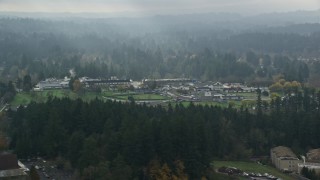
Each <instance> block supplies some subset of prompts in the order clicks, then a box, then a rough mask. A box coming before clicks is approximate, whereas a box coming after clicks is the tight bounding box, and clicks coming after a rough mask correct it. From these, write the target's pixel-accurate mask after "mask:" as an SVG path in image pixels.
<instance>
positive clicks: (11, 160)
mask: <svg viewBox="0 0 320 180" xmlns="http://www.w3.org/2000/svg"><path fill="white" fill-rule="evenodd" d="M0 179H2V180H10V179H14V180H28V179H29V169H28V168H26V167H25V166H24V165H23V164H22V163H21V162H20V161H18V159H17V156H16V155H14V154H10V153H7V152H2V153H1V154H0Z"/></svg>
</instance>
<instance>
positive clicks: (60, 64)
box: [0, 18, 320, 83]
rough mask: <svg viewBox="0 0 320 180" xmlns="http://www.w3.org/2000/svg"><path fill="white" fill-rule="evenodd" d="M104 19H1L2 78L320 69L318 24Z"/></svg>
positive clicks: (225, 75) (251, 76)
mask: <svg viewBox="0 0 320 180" xmlns="http://www.w3.org/2000/svg"><path fill="white" fill-rule="evenodd" d="M105 21H107V20H96V21H95V22H96V23H94V24H92V23H88V20H85V19H79V21H72V20H66V21H62V20H61V21H59V20H55V21H50V20H36V19H19V18H0V24H3V26H1V30H0V49H1V51H0V72H1V74H2V76H1V78H2V80H3V81H8V80H11V81H13V82H18V80H19V78H20V81H22V78H23V76H24V75H25V74H29V75H30V76H31V80H32V82H33V83H34V82H39V81H41V80H44V79H46V78H49V77H57V78H62V77H65V76H67V75H68V74H67V73H66V72H67V71H68V70H69V69H74V71H75V72H76V74H77V75H78V76H79V77H83V76H88V77H92V78H103V77H110V76H117V77H119V78H121V79H133V80H141V79H145V78H150V79H152V78H157V79H159V78H173V77H186V78H191V79H200V80H203V81H205V80H215V81H225V82H227V81H228V82H251V81H272V78H273V77H274V76H275V75H283V76H284V78H285V79H286V80H288V81H294V80H295V81H299V82H305V81H307V80H308V78H309V75H312V74H319V72H320V71H319V67H320V61H319V58H318V57H319V55H320V54H319V49H320V47H319V46H320V43H318V42H320V35H319V29H320V26H319V25H318V24H300V25H296V26H286V28H281V27H278V28H276V27H275V29H272V28H269V29H268V28H262V29H256V30H255V32H252V31H251V30H250V31H249V30H243V29H247V28H248V27H246V28H240V30H239V31H237V30H234V26H235V24H233V23H232V24H231V25H230V27H228V28H229V30H220V29H219V28H218V29H215V28H214V27H215V26H217V24H216V23H213V24H211V25H210V26H209V27H207V26H204V27H199V26H200V25H199V24H197V23H196V24H192V23H191V24H192V26H190V25H189V24H180V25H181V27H180V26H179V27H174V26H173V27H171V26H169V27H170V28H169V27H168V28H169V29H168V30H166V28H164V29H159V28H155V29H157V30H156V31H150V32H148V31H147V30H145V31H146V32H141V31H142V30H141V29H144V28H141V26H139V23H138V25H136V26H135V28H133V27H131V26H134V25H133V24H135V23H132V22H131V20H130V23H128V22H127V23H128V24H126V25H125V26H124V27H127V28H123V26H121V25H119V26H116V25H114V24H117V23H116V21H114V22H113V21H112V20H111V22H110V23H111V24H108V23H106V22H105ZM122 21H123V19H121V20H119V22H122ZM166 21H169V22H170V18H169V19H167V20H166ZM165 24H166V23H165ZM169 24H170V23H169ZM173 24H175V23H173ZM200 24H201V23H200ZM204 24H207V23H204ZM239 24H243V23H239ZM167 25H168V24H167ZM220 25H221V24H220ZM243 26H246V25H243ZM300 26H301V27H303V28H302V29H304V31H303V32H299V29H301V28H300ZM142 27H143V26H142ZM147 27H149V26H147ZM165 27H166V26H165ZM191 27H193V28H191ZM259 27H260V26H259ZM212 28H213V29H214V30H212ZM134 29H135V31H134ZM146 29H148V28H146ZM186 29H187V30H186ZM294 29H297V31H296V32H295V31H294ZM310 29H313V30H312V31H309V30H310ZM256 31H257V32H256ZM305 31H306V32H305ZM235 32H237V33H235ZM262 42H263V43H262Z"/></svg>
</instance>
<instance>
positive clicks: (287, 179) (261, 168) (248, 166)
mask: <svg viewBox="0 0 320 180" xmlns="http://www.w3.org/2000/svg"><path fill="white" fill-rule="evenodd" d="M213 166H214V168H216V169H217V168H220V167H223V166H226V167H235V168H238V169H241V170H242V171H245V172H247V173H248V172H253V173H260V174H264V173H268V174H271V175H273V176H276V177H278V178H281V179H283V180H293V179H294V178H293V177H291V176H289V175H286V174H283V173H282V172H280V171H278V170H277V169H275V168H273V167H270V166H266V165H260V164H257V163H253V162H241V161H214V162H213Z"/></svg>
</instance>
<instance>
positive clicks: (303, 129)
mask: <svg viewBox="0 0 320 180" xmlns="http://www.w3.org/2000/svg"><path fill="white" fill-rule="evenodd" d="M260 101H261V99H260ZM6 113H7V115H8V116H9V117H10V119H11V120H10V129H9V134H10V137H11V148H12V149H13V150H14V151H15V152H16V153H17V154H18V156H19V157H20V158H23V157H30V156H45V157H48V158H52V159H54V158H57V157H58V156H59V158H63V159H65V161H67V162H70V163H71V165H72V167H73V168H74V169H78V170H80V171H79V172H80V173H78V176H81V177H82V178H91V179H135V178H138V179H146V178H152V177H154V176H155V174H156V175H157V176H158V175H159V177H162V176H161V175H167V176H170V177H173V176H175V177H177V178H178V179H183V177H189V178H190V179H199V178H200V177H203V176H206V177H208V178H210V177H211V178H212V177H214V175H215V173H214V172H213V171H212V169H211V168H210V163H211V162H212V161H213V159H215V158H219V159H232V160H237V159H248V158H249V157H251V156H253V155H255V156H259V155H267V154H269V149H271V148H272V147H275V146H277V145H283V146H287V147H292V148H293V150H295V151H299V152H301V151H306V150H307V148H309V147H313V148H317V147H320V138H319V137H320V131H319V127H320V92H316V91H314V90H312V89H303V92H301V93H298V94H295V95H294V94H291V95H288V96H287V97H286V98H282V99H281V98H280V97H276V98H275V99H272V100H271V102H270V103H263V104H262V103H261V102H259V98H258V102H257V108H256V112H254V113H252V112H249V111H248V110H247V109H244V108H240V109H238V110H237V109H233V108H231V107H229V108H225V109H223V108H221V107H212V106H195V105H193V104H190V106H188V107H184V106H182V105H181V104H177V105H175V106H174V107H172V106H171V105H169V106H168V107H167V108H164V107H161V106H156V107H148V106H146V105H137V104H134V103H119V102H112V101H106V102H104V101H100V100H98V99H96V100H94V101H91V102H90V103H88V102H83V101H81V100H80V99H78V100H70V99H67V98H64V99H52V98H49V100H48V101H47V102H46V103H42V104H36V103H31V104H29V105H28V106H27V107H20V108H18V109H17V111H10V110H9V111H7V112H6Z"/></svg>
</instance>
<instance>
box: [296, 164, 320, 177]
mask: <svg viewBox="0 0 320 180" xmlns="http://www.w3.org/2000/svg"><path fill="white" fill-rule="evenodd" d="M300 174H301V175H302V176H304V177H306V178H308V179H311V180H319V179H320V175H318V174H316V172H315V170H314V169H308V168H306V167H303V168H302V169H301V172H300Z"/></svg>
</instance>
